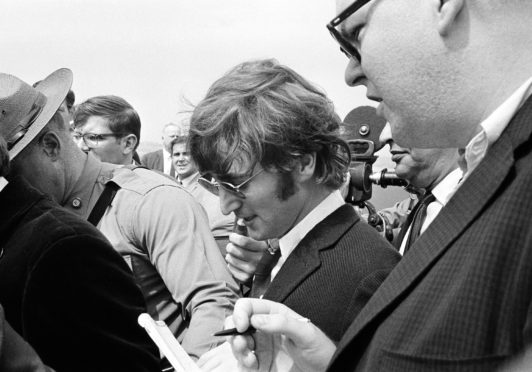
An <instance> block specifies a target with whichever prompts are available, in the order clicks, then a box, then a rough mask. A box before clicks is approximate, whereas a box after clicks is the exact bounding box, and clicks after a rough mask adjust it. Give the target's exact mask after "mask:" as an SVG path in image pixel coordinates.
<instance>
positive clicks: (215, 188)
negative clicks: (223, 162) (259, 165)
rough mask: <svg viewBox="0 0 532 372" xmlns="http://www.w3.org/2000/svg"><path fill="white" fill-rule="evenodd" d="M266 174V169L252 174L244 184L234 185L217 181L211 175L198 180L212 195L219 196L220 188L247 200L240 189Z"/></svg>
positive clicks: (205, 175)
mask: <svg viewBox="0 0 532 372" xmlns="http://www.w3.org/2000/svg"><path fill="white" fill-rule="evenodd" d="M262 172H264V168H263V169H261V170H260V171H258V172H257V173H255V174H252V175H251V176H250V177H249V178H248V179H246V180H245V181H244V182H242V183H240V184H238V185H236V186H235V185H233V184H232V183H230V182H224V181H216V180H215V179H214V177H212V176H210V175H209V174H203V175H201V176H200V178H199V179H198V183H199V184H200V185H201V186H202V187H203V188H204V189H206V190H207V191H209V192H211V193H212V194H214V195H216V196H218V195H219V192H220V186H221V187H223V188H224V190H226V191H229V192H230V193H232V194H234V195H236V196H238V197H239V198H241V199H245V198H246V194H244V193H243V192H242V191H240V189H241V188H242V187H244V186H245V185H247V184H248V183H249V182H251V181H252V180H253V179H254V178H255V177H257V176H258V175H259V174H261V173H262Z"/></svg>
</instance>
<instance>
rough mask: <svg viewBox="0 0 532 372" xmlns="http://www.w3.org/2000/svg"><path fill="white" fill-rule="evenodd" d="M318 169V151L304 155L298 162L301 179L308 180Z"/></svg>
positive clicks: (298, 173)
mask: <svg viewBox="0 0 532 372" xmlns="http://www.w3.org/2000/svg"><path fill="white" fill-rule="evenodd" d="M315 169H316V153H315V152H313V153H312V154H305V155H303V156H302V157H301V158H300V159H299V162H298V164H297V168H296V170H297V176H298V177H299V179H300V180H301V181H306V180H309V179H311V178H313V177H314V170H315Z"/></svg>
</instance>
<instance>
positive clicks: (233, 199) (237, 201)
mask: <svg viewBox="0 0 532 372" xmlns="http://www.w3.org/2000/svg"><path fill="white" fill-rule="evenodd" d="M218 197H219V198H220V209H221V211H222V213H223V214H224V215H226V216H227V215H228V214H231V212H234V211H236V210H237V209H239V208H240V207H241V206H242V199H241V198H239V197H238V196H236V195H235V194H233V193H232V192H229V191H227V190H224V188H223V187H220V189H219V191H218Z"/></svg>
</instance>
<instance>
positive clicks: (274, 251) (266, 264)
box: [250, 239, 281, 298]
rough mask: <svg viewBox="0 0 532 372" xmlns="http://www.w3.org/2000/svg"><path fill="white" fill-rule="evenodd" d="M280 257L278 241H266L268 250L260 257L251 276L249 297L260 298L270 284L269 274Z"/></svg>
mask: <svg viewBox="0 0 532 372" xmlns="http://www.w3.org/2000/svg"><path fill="white" fill-rule="evenodd" d="M280 257H281V250H280V249H279V241H278V240H277V239H272V240H269V241H268V249H267V250H266V251H265V252H264V254H263V255H262V258H261V260H260V261H259V264H258V265H257V269H256V270H255V275H254V276H253V283H252V285H251V293H250V297H253V298H260V297H261V296H262V295H263V294H264V293H265V292H266V289H267V288H268V286H269V285H270V282H271V272H272V269H273V268H274V266H275V265H276V264H277V261H279V258H280Z"/></svg>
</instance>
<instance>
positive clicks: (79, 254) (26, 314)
mask: <svg viewBox="0 0 532 372" xmlns="http://www.w3.org/2000/svg"><path fill="white" fill-rule="evenodd" d="M71 84H72V74H71V72H70V71H69V70H66V69H61V70H58V71H56V72H55V73H53V74H51V75H50V76H49V77H48V78H46V79H44V80H43V81H42V82H41V83H40V84H39V85H38V86H37V88H35V89H34V88H32V87H31V86H30V85H28V84H26V83H24V82H23V81H21V80H20V79H18V78H16V77H14V76H12V75H8V74H3V73H0V112H1V115H0V206H1V208H0V216H1V218H0V242H1V243H0V304H1V306H2V307H3V309H4V312H5V319H6V320H7V321H8V322H9V324H10V325H11V326H12V327H13V329H14V330H15V331H16V332H18V333H19V334H20V335H22V337H24V339H25V340H26V341H27V342H28V343H29V344H30V345H31V346H32V347H33V348H34V349H35V351H36V352H37V353H38V354H39V356H40V357H41V358H42V361H43V362H44V363H45V364H46V365H48V366H50V367H52V368H54V369H56V370H57V371H70V370H76V371H118V370H128V371H157V370H160V367H159V355H158V354H159V353H158V350H157V348H156V347H155V345H153V343H152V342H151V340H150V339H149V337H147V334H146V333H145V332H144V330H143V329H142V328H140V327H139V326H138V323H137V317H138V316H139V314H140V313H142V312H145V311H146V304H145V302H144V299H143V297H142V293H141V291H140V290H139V288H138V287H137V285H136V284H135V281H134V279H133V276H132V275H131V271H130V270H129V268H128V266H127V265H126V263H125V262H124V260H123V259H122V258H121V257H120V256H119V255H118V254H117V253H116V252H115V251H114V249H113V248H112V247H111V245H110V244H109V242H108V241H107V240H106V239H105V237H104V236H103V235H102V234H101V233H100V232H99V231H98V230H97V229H96V228H94V226H92V225H90V224H89V223H88V222H86V221H84V220H82V219H80V218H79V217H77V216H75V215H74V214H72V213H69V212H67V211H66V210H64V209H63V208H60V207H59V206H58V205H57V204H56V203H55V202H53V201H52V200H51V199H50V197H48V196H45V195H43V194H41V193H40V192H39V191H37V190H36V189H35V188H33V187H32V186H31V185H30V184H29V183H28V182H27V180H26V179H25V178H24V175H30V176H31V177H32V178H31V180H32V182H33V185H34V186H39V187H40V188H42V189H43V190H46V191H47V192H48V194H49V196H52V197H53V198H54V199H56V200H62V198H61V197H62V196H64V192H65V191H66V190H67V189H68V188H69V187H70V186H71V185H72V183H71V181H72V175H68V176H67V175H66V174H64V173H62V172H61V171H60V169H61V168H62V165H60V164H63V163H64V162H66V161H67V159H68V158H65V159H63V158H61V157H60V156H59V148H58V146H53V143H54V142H55V141H57V140H58V137H57V135H55V134H54V133H53V131H52V130H48V129H46V128H45V127H46V126H47V125H50V124H49V122H53V123H56V125H58V126H61V127H62V128H63V132H64V133H63V134H62V138H64V143H65V144H66V143H69V144H71V145H72V146H73V147H75V145H74V144H73V142H72V140H71V138H70V134H69V130H68V123H67V122H66V120H65V119H63V116H62V114H63V112H62V111H58V109H59V107H60V105H61V102H62V101H63V100H64V98H65V96H66V94H67V92H68V90H69V88H70V85H71ZM65 118H67V117H66V116H65ZM1 137H5V138H6V140H7V146H5V143H4V142H3V140H2V139H1ZM62 143H63V142H62ZM8 151H9V156H10V157H11V158H12V162H11V170H10V171H9V173H8V166H9V164H8V161H9V158H8ZM61 151H66V149H61ZM78 151H79V150H78ZM38 154H42V156H39V155H38ZM44 154H46V155H44ZM44 156H47V157H50V158H51V159H52V160H51V164H45V162H44V161H42V159H43V158H42V157H44ZM23 158H32V159H33V160H34V161H30V162H24V161H23V160H22V159H23ZM52 172H53V173H55V172H57V175H58V176H57V177H55V178H54V177H52V176H51V173H52ZM59 174H61V175H62V176H61V177H59ZM4 176H5V177H6V178H7V180H6V179H5V178H4ZM63 176H66V177H63ZM0 318H2V319H1V320H2V321H3V317H0ZM5 331H6V332H7V333H6V336H7V337H10V334H9V333H10V332H9V331H10V329H9V327H6V328H5ZM0 336H1V335H0ZM0 338H1V337H0ZM8 342H9V343H8ZM15 342H16V339H15ZM18 346H20V347H24V345H23V344H20V343H18ZM18 346H17V344H14V343H11V342H10V341H6V340H0V354H2V356H1V358H0V365H2V366H3V367H4V369H5V370H9V369H8V368H7V367H5V365H4V364H3V363H4V362H6V361H9V360H10V358H15V357H16V350H17V349H18ZM10 348H13V349H11V350H10ZM3 351H5V353H4V352H3ZM23 352H24V351H23ZM28 352H29V351H28ZM27 357H28V358H29V357H30V354H28V355H27ZM11 361H12V362H13V361H14V360H11ZM35 362H36V363H37V362H38V360H35ZM20 368H21V366H19V369H17V370H21V369H20ZM4 369H2V371H4ZM24 370H26V369H24Z"/></svg>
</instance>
